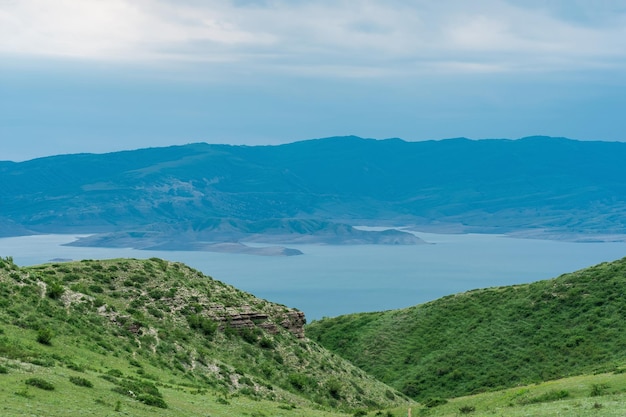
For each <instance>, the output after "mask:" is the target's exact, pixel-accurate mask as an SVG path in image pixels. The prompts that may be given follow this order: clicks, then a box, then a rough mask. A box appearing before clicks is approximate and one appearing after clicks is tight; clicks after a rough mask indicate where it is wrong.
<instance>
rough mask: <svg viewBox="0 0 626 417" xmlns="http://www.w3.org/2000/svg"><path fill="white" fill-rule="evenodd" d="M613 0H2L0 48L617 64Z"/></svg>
mask: <svg viewBox="0 0 626 417" xmlns="http://www.w3.org/2000/svg"><path fill="white" fill-rule="evenodd" d="M623 39H626V11H625V10H624V8H623V7H620V2H619V1H611V0H607V1H605V2H601V3H600V2H594V4H593V7H590V6H589V2H585V1H574V0H561V1H552V2H544V1H541V2H540V1H534V0H528V1H526V0H508V1H505V0H476V1H473V2H467V1H463V0H448V1H441V2H432V1H425V0H414V1H400V0H386V1H385V0H336V1H331V0H316V1H293V0H292V1H288V0H236V1H235V0H233V1H230V2H228V1H217V0H206V1H199V0H179V1H174V0H107V1H99V0H81V1H75V0H19V1H16V0H15V1H12V0H4V1H3V0H0V54H4V55H11V56H35V57H66V58H73V59H85V60H103V61H111V62H118V61H122V62H146V61H148V62H154V63H159V62H163V63H167V62H179V63H180V62H183V63H184V62H192V63H194V62H195V63H212V64H215V65H222V64H223V65H239V66H246V67H249V68H254V70H255V71H270V72H279V73H282V72H285V73H296V74H308V75H311V74H317V75H324V76H339V77H342V76H355V75H356V76H362V77H381V76H413V75H415V74H421V73H424V72H429V71H437V72H438V71H448V72H454V73H456V72H486V73H491V72H515V71H518V72H519V71H554V70H572V69H581V68H583V69H584V68H598V67H607V68H610V67H615V66H623V65H624V63H625V62H624V61H625V60H624V57H625V56H626V45H625V44H624V42H623Z"/></svg>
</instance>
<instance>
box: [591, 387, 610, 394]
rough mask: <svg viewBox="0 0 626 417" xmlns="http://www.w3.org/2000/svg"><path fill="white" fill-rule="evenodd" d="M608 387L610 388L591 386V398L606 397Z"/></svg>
mask: <svg viewBox="0 0 626 417" xmlns="http://www.w3.org/2000/svg"><path fill="white" fill-rule="evenodd" d="M608 387H609V386H608V385H607V384H593V385H592V386H591V396H592V397H597V396H599V395H604V394H605V390H606V389H607V388H608Z"/></svg>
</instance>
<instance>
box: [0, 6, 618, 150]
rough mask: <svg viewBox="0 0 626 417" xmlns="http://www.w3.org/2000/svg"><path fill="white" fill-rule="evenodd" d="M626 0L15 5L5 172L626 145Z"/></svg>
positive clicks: (3, 19)
mask: <svg viewBox="0 0 626 417" xmlns="http://www.w3.org/2000/svg"><path fill="white" fill-rule="evenodd" d="M625 39H626V1H624V0H543V1H540V0H472V1H467V0H438V1H432V0H310V1H304V0H219V1H218V0H0V160H13V161H22V160H27V159H31V158H36V157H41V156H46V155H54V154H62V153H79V152H97V153H100V152H111V151H117V150H124V149H136V148H143V147H154V146H168V145H179V144H186V143H193V142H208V143H229V144H245V145H275V144H281V143H288V142H293V141H297V140H304V139H311V138H320V137H328V136H340V135H358V136H362V137H368V138H379V139H383V138H390V137H400V138H402V139H405V140H409V141H417V140H428V139H444V138H451V137H469V138H473V139H480V138H511V139H514V138H520V137H524V136H530V135H548V136H563V137H569V138H573V139H579V140H607V141H626V122H624V114H626V41H624V40H625Z"/></svg>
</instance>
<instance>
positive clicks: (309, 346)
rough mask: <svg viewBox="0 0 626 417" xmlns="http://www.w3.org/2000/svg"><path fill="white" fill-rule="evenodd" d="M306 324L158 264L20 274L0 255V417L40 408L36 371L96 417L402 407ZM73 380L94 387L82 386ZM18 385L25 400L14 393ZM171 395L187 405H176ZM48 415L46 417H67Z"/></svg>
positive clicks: (107, 263)
mask: <svg viewBox="0 0 626 417" xmlns="http://www.w3.org/2000/svg"><path fill="white" fill-rule="evenodd" d="M304 323H305V318H304V315H303V314H302V313H301V312H299V311H297V310H294V309H290V308H287V307H285V306H282V305H277V304H273V303H270V302H268V301H265V300H261V299H258V298H256V297H254V296H252V295H250V294H247V293H244V292H242V291H239V290H237V289H235V288H233V287H230V286H228V285H226V284H223V283H221V282H219V281H216V280H213V279H211V278H210V277H207V276H204V275H202V274H201V273H199V272H198V271H196V270H193V269H191V268H189V267H187V266H185V265H182V264H179V263H171V262H167V261H164V260H161V259H156V258H153V259H150V260H134V259H116V260H102V261H95V260H85V261H81V262H69V263H54V264H45V265H40V266H33V267H24V268H21V267H18V266H16V265H15V264H13V263H12V261H11V259H10V258H3V259H1V260H0V370H1V371H2V372H0V373H2V374H3V375H0V379H3V378H4V380H7V378H10V379H11V380H12V381H14V383H15V384H16V386H17V388H16V387H15V386H10V385H9V386H6V385H1V386H0V397H4V396H11V404H13V407H16V408H14V409H10V410H9V409H7V408H5V410H4V411H2V412H0V414H2V415H21V413H23V411H24V410H25V409H26V408H27V407H30V406H32V402H33V401H31V400H30V398H31V397H32V396H34V397H36V398H37V400H36V401H35V403H37V401H39V400H41V401H43V402H41V403H37V404H38V405H37V406H38V407H39V406H40V407H44V404H45V401H46V400H45V398H43V397H42V396H41V395H39V393H40V391H41V390H37V388H41V387H39V386H37V385H36V386H35V388H32V386H30V389H29V385H28V384H29V379H32V378H29V375H30V376H31V377H32V376H37V377H39V376H43V379H45V380H47V381H48V382H50V383H52V384H53V385H56V386H58V387H59V389H60V390H61V389H63V390H64V392H66V394H65V395H70V394H71V395H74V394H76V395H78V393H82V394H84V395H85V396H86V399H85V401H87V403H88V404H89V407H90V408H93V407H95V408H97V409H98V410H99V411H97V414H98V415H104V414H105V411H106V410H107V409H108V410H109V412H110V411H113V408H114V407H115V404H119V403H121V404H123V406H124V408H125V409H129V408H131V409H137V410H146V407H148V408H155V410H156V409H161V408H163V409H171V408H176V407H182V408H181V409H179V413H178V414H177V413H176V412H174V411H172V413H173V414H158V415H206V414H207V410H208V411H209V413H210V414H211V415H214V411H213V410H214V409H224V411H223V414H219V415H229V411H228V407H227V406H228V405H229V404H230V403H231V402H233V403H237V404H240V403H241V402H242V401H243V402H244V403H246V404H248V406H250V404H254V403H255V402H261V403H263V404H265V405H264V407H267V404H274V405H273V406H271V407H270V409H274V410H275V408H276V407H277V406H278V405H280V406H282V407H283V408H284V409H285V410H290V409H293V408H298V409H299V410H304V411H303V412H304V413H305V415H316V414H315V412H314V410H315V409H320V410H324V409H326V410H336V411H338V410H344V411H349V410H355V409H380V408H385V407H389V406H392V405H398V404H402V403H406V400H405V399H403V398H402V396H401V395H399V394H398V393H394V392H393V390H392V389H391V388H389V387H387V386H386V385H384V384H382V383H380V382H378V381H376V380H374V379H373V378H372V377H369V376H367V375H366V374H365V373H364V372H363V371H361V370H360V369H357V368H356V367H354V366H353V365H351V364H349V363H348V362H346V361H345V360H342V359H340V358H339V357H337V356H335V355H334V354H331V353H330V352H328V351H326V350H325V349H323V348H321V347H319V346H318V345H317V344H315V343H312V342H310V341H309V340H308V339H306V338H305V337H304V334H303V326H304ZM63 375H65V376H64V377H63ZM68 378H69V379H68ZM39 379H42V378H39ZM80 379H82V380H85V379H86V380H87V381H88V383H84V384H85V385H93V386H96V387H98V389H97V390H91V391H90V390H89V389H88V388H89V387H84V386H83V387H82V388H81V385H80ZM77 381H78V383H79V387H76V386H73V385H72V383H76V382H77ZM31 382H32V381H31ZM83 382H84V381H83ZM31 385H32V384H31ZM22 389H23V390H24V395H22V396H21V397H23V398H21V399H20V398H16V397H15V396H14V394H15V393H16V390H18V391H17V393H18V395H17V397H20V395H19V392H21V391H19V390H22ZM75 390H76V392H74V391H75ZM33 391H35V392H37V393H35V392H33ZM178 391H180V392H182V393H183V394H184V395H183V394H180V395H183V397H185V396H186V397H185V398H187V399H189V395H191V394H195V395H196V397H197V398H196V400H193V401H192V403H191V404H187V403H185V402H181V400H180V398H178V395H179V394H177V392H178ZM82 394H81V395H82ZM46 398H47V397H46ZM55 398H56V397H55ZM81 398H82V397H81ZM103 398H104V399H103ZM57 400H60V398H57ZM198 401H200V402H202V403H205V404H206V408H205V409H204V411H202V412H203V413H204V414H194V413H196V412H199V410H197V407H196V408H194V406H192V404H194V403H196V402H198ZM29 404H31V405H29ZM94 404H95V405H94ZM57 405H58V404H57ZM55 410H56V411H55V413H50V412H49V413H44V414H45V415H59V416H61V415H71V413H69V414H67V410H65V414H64V411H63V410H64V409H63V408H62V407H60V408H59V407H55ZM184 410H186V411H184ZM194 410H195V411H194ZM307 410H309V411H310V412H309V411H307ZM142 412H143V411H142ZM153 412H154V411H153ZM230 412H231V413H234V414H237V413H238V411H237V409H236V408H232V409H231V411H230ZM274 412H275V411H274ZM274 412H273V413H274ZM180 413H182V414H180ZM151 415H153V414H151ZM262 415H264V414H259V416H262ZM272 415H274V414H272Z"/></svg>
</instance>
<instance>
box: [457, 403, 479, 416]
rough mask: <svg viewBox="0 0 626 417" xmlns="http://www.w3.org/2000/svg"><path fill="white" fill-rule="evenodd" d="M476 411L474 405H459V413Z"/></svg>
mask: <svg viewBox="0 0 626 417" xmlns="http://www.w3.org/2000/svg"><path fill="white" fill-rule="evenodd" d="M474 411H476V407H474V406H473V405H464V406H462V407H459V413H461V414H469V413H473V412H474Z"/></svg>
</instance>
